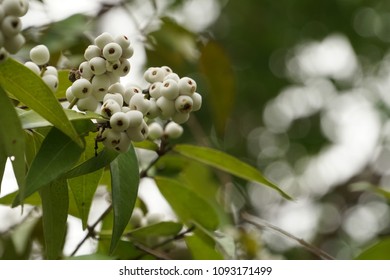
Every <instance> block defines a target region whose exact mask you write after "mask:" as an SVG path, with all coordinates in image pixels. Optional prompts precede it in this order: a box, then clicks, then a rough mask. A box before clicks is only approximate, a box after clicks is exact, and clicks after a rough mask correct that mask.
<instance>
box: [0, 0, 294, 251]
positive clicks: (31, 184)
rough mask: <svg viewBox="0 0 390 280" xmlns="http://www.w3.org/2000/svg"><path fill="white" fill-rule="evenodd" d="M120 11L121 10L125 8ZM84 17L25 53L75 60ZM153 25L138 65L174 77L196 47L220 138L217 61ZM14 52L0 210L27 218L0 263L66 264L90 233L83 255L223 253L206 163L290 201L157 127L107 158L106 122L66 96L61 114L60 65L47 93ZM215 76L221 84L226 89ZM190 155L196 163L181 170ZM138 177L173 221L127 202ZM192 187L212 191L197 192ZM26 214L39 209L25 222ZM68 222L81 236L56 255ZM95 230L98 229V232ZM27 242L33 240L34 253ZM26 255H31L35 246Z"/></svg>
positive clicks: (226, 159)
mask: <svg viewBox="0 0 390 280" xmlns="http://www.w3.org/2000/svg"><path fill="white" fill-rule="evenodd" d="M121 5H123V6H121V8H123V9H128V7H126V5H125V4H124V3H122V4H121ZM113 7H115V6H113ZM101 12H103V13H104V12H105V11H104V10H102V11H101ZM87 18H88V17H86V16H84V15H74V16H71V17H69V18H67V19H65V20H63V21H59V22H55V23H53V24H51V25H50V26H49V27H48V28H47V29H46V30H45V31H44V32H43V35H42V36H41V37H40V38H39V39H37V38H35V39H33V38H31V39H29V41H28V44H27V45H26V46H28V45H33V44H35V43H45V44H46V45H47V46H48V47H49V49H50V51H51V52H52V54H51V56H50V57H51V58H50V64H54V65H56V64H58V62H59V60H60V58H61V59H64V56H66V55H67V54H66V53H67V52H69V51H71V52H73V53H72V55H69V54H68V58H67V59H68V60H69V61H72V60H77V59H78V58H79V57H81V56H83V52H84V49H85V48H86V45H87V44H89V42H88V39H87V38H86V37H85V36H84V35H83V34H84V30H83V28H84V23H85V21H86V19H87ZM88 19H89V20H91V18H88ZM162 23H163V24H162V26H161V28H160V29H159V30H157V31H154V32H152V33H150V34H147V33H145V34H144V35H146V36H148V39H150V40H152V38H153V40H154V41H153V42H154V44H155V47H156V48H155V49H154V50H153V51H152V50H151V49H149V50H148V52H149V55H150V57H151V58H150V60H149V61H148V63H150V62H151V61H152V62H155V61H153V58H154V57H155V56H156V55H160V54H163V55H165V56H162V58H161V59H162V60H163V61H164V63H165V62H166V64H167V65H169V64H170V65H173V66H175V67H177V68H178V69H179V71H180V72H184V71H188V69H189V68H193V66H194V65H196V64H197V61H196V60H195V59H194V57H193V56H192V55H191V54H190V53H191V52H192V51H193V50H196V49H198V48H199V51H200V52H201V53H202V55H201V62H200V63H201V68H200V71H201V72H200V73H201V74H202V75H204V78H205V80H206V81H207V84H208V88H209V90H210V92H209V93H208V96H209V97H210V102H211V104H210V107H211V108H214V107H215V108H216V109H215V110H214V112H215V115H214V116H213V119H212V120H213V122H214V124H215V127H216V130H217V131H218V133H219V134H220V135H222V134H223V130H224V127H225V126H226V120H227V116H228V115H229V112H230V111H231V110H232V105H233V103H232V102H233V100H234V94H235V88H234V87H235V85H234V77H233V72H232V69H231V68H230V64H229V59H228V57H227V55H226V54H225V53H223V52H221V48H220V46H218V44H217V43H215V42H212V41H208V42H206V43H205V44H203V45H202V46H197V42H196V41H197V39H198V34H196V33H193V32H191V31H189V30H186V29H185V28H184V27H182V26H180V25H178V24H177V23H175V22H174V21H172V20H170V19H164V20H163V22H162ZM26 37H27V38H28V34H27V35H26ZM76 38H81V39H82V40H76ZM177 38H181V41H180V40H179V41H178V40H177ZM188 46H190V48H193V50H189V49H188V48H187V47H188ZM164 48H166V49H164ZM41 49H44V48H43V47H41ZM171 49H173V50H174V54H173V53H171V52H170V50H171ZM22 56H23V55H21V57H22ZM172 56H174V57H172ZM21 57H17V56H15V57H8V58H7V59H5V60H4V61H2V62H1V63H0V119H1V121H2V123H3V124H4V126H3V127H2V129H1V130H0V143H1V145H0V170H1V174H3V172H4V168H5V163H6V161H7V159H10V160H11V162H12V165H13V171H14V174H15V177H16V180H17V182H18V190H17V191H15V192H13V193H10V194H8V195H6V196H3V197H2V198H0V203H1V204H3V205H10V206H11V207H19V206H21V207H24V208H26V206H28V205H32V206H34V208H33V210H31V212H30V215H27V218H26V220H24V221H23V222H22V223H21V224H19V225H17V226H15V228H12V229H10V231H9V232H6V233H4V234H2V235H1V240H0V245H2V246H3V245H4V247H5V248H6V249H5V250H4V252H3V251H1V252H2V255H1V256H0V257H1V258H3V259H10V258H34V256H36V255H37V254H40V255H41V257H43V258H46V259H59V258H72V257H74V256H75V255H76V253H77V251H78V249H79V248H80V246H81V245H83V244H84V243H85V242H86V241H87V240H88V239H90V238H97V239H98V240H99V241H98V243H99V244H98V246H97V251H96V253H94V254H91V255H90V256H86V257H83V258H92V259H94V258H97V259H101V258H103V259H110V258H146V259H150V258H153V259H154V258H181V257H184V258H193V259H221V258H232V257H233V255H232V254H233V253H232V250H231V249H227V246H226V245H224V244H225V243H223V242H221V237H220V235H221V233H218V232H221V230H223V229H224V228H225V227H226V226H227V225H229V224H231V222H232V220H231V217H230V216H229V214H228V213H226V212H225V211H224V210H223V205H221V204H220V203H219V202H218V200H217V198H216V197H215V194H216V191H218V189H222V188H223V186H222V187H220V186H218V179H217V177H216V176H215V175H214V174H216V173H214V172H215V169H214V168H216V169H219V170H221V171H223V172H224V173H225V174H231V175H234V176H237V177H240V178H242V179H245V180H249V181H254V182H259V183H261V185H262V186H265V187H270V188H272V189H274V190H276V192H278V193H279V194H280V195H281V196H283V197H285V198H288V199H290V197H289V196H288V195H287V194H286V193H285V192H284V191H282V190H281V189H280V188H279V187H278V186H276V185H275V184H274V183H272V182H271V181H270V180H268V179H267V178H265V177H264V176H263V174H262V173H260V172H259V171H258V170H257V169H256V168H254V167H252V166H250V165H249V164H247V163H245V162H244V161H242V160H240V159H238V158H236V157H234V156H232V155H229V154H228V153H226V152H223V151H220V150H217V149H214V148H211V147H204V146H203V147H202V146H200V145H189V144H188V145H184V144H179V140H176V139H173V138H176V136H175V137H170V136H169V135H170V134H169V132H168V131H167V132H166V134H164V135H162V136H161V137H159V138H158V139H145V140H144V141H141V142H134V143H132V144H130V145H129V147H128V148H126V149H125V151H120V152H117V151H116V150H115V149H111V148H110V147H109V146H107V145H105V146H106V147H102V145H101V143H100V142H102V141H104V139H100V138H101V137H102V135H103V134H104V132H101V131H100V130H101V129H102V128H103V131H104V129H106V130H109V129H111V127H110V126H109V125H108V123H109V122H107V116H105V115H101V114H100V113H99V112H91V111H87V112H79V111H75V110H73V109H74V108H73V107H74V105H76V104H79V103H77V102H78V98H75V99H74V100H69V102H70V105H68V108H66V107H67V106H66V105H65V102H66V99H65V97H68V96H67V94H68V93H67V88H72V89H73V87H71V85H72V83H71V82H70V81H69V80H68V76H69V77H70V76H71V75H72V73H73V74H74V71H73V70H72V69H70V68H71V65H68V68H67V69H61V70H60V71H59V73H58V80H57V84H55V89H56V93H55V94H53V92H52V90H53V87H52V88H51V87H50V84H49V83H47V82H46V81H44V79H43V78H44V74H43V73H44V72H45V71H48V70H46V67H47V66H43V67H41V66H40V67H41V71H42V72H41V75H37V74H36V73H34V71H33V70H32V69H31V68H29V67H26V66H25V65H23V64H22V63H20V62H19V61H18V60H20V59H21ZM165 60H166V61H165ZM171 60H172V61H171ZM78 63H79V62H77V63H76V65H77V64H78ZM26 65H27V64H26ZM91 68H92V67H91ZM47 69H48V68H47ZM219 71H224V73H225V74H224V78H222V77H221V76H219V75H218V74H217V72H219ZM226 78H228V80H229V81H230V82H229V83H225V79H226ZM76 79H77V78H76ZM200 87H201V88H202V86H201V85H200ZM73 90H74V89H73ZM203 90H204V91H206V89H203ZM222 92H224V94H225V95H226V94H228V98H225V99H224V100H226V101H225V102H223V103H219V104H218V99H220V98H222V95H220V94H221V93H222ZM146 94H148V92H145V96H146ZM148 98H150V96H149V97H148ZM100 101H101V102H102V100H100ZM102 103H103V102H102ZM130 105H131V104H130ZM130 105H129V106H130ZM103 106H105V105H103ZM109 117H111V115H109ZM193 118H194V119H195V118H196V117H195V116H194V117H193ZM145 119H146V120H147V118H145ZM161 122H162V123H163V124H166V123H168V122H167V121H164V120H162V121H161ZM102 123H105V124H106V126H105V127H103V126H102V125H101V124H102ZM111 125H112V124H111ZM172 135H173V134H172ZM175 135H176V134H175ZM187 139H190V138H187ZM190 141H191V140H190ZM191 142H193V141H191ZM143 151H149V152H150V153H152V154H153V157H154V159H152V160H148V158H145V159H144V158H143ZM192 160H196V161H198V164H196V165H194V164H192V163H191V161H192ZM189 166H192V168H195V169H194V171H195V172H193V171H192V172H187V170H188V169H187V168H188V167H189ZM204 170H205V171H206V172H203V171H204ZM198 171H202V172H203V174H204V178H202V177H199V173H198ZM145 179H149V180H150V179H152V180H153V182H154V184H155V185H156V186H157V188H158V190H159V191H160V193H161V194H162V196H163V197H164V198H165V199H166V201H167V202H168V204H169V205H170V206H171V208H172V209H173V211H174V213H175V217H176V218H174V221H166V220H164V219H163V220H162V218H161V217H160V216H157V217H153V215H152V214H151V213H149V212H148V209H147V206H146V204H145V203H144V202H143V201H142V199H141V197H139V196H138V190H139V187H140V183H141V182H142V181H143V180H145ZM229 180H230V179H229ZM231 180H233V178H231ZM202 181H203V182H205V183H206V184H208V185H209V187H210V189H211V191H208V190H206V189H205V188H204V187H205V186H201V185H200V183H201V182H202ZM189 182H191V183H189ZM225 183H226V182H225ZM99 186H104V187H103V188H104V189H105V191H106V193H107V195H108V208H107V209H106V210H105V211H103V214H102V215H101V216H100V217H99V218H98V219H97V221H96V222H95V223H93V224H92V225H88V224H89V220H88V217H89V214H90V211H91V207H92V206H93V204H94V201H95V195H96V190H97V188H98V187H99ZM37 211H38V212H39V213H41V214H40V215H39V216H38V218H35V217H34V218H33V217H32V216H34V215H33V213H35V212H37ZM140 212H141V213H142V214H140ZM69 215H71V216H74V217H76V218H78V219H80V220H81V224H82V228H83V229H86V230H87V234H86V236H85V238H84V239H83V240H80V243H79V245H78V246H77V248H76V249H75V250H74V251H73V253H71V254H70V255H66V254H65V253H64V246H65V242H66V236H67V220H68V217H69ZM32 221H34V222H33V223H32ZM30 223H31V230H30V231H28V232H26V234H27V233H28V234H29V236H26V237H24V238H25V239H26V240H29V241H28V242H27V241H26V242H24V243H23V247H22V248H21V250H16V247H18V246H22V245H21V244H19V243H14V241H13V240H14V239H13V237H15V236H16V234H19V231H18V230H17V228H19V227H22V226H24V225H27V224H30ZM100 223H102V225H103V226H102V229H101V230H98V229H97V225H98V224H100ZM10 237H11V238H10ZM227 238H228V237H227ZM33 242H35V243H37V244H39V246H38V247H35V249H34V248H33ZM230 244H232V243H231V242H230ZM36 248H41V249H38V251H37V249H36ZM233 251H234V250H233ZM125 252H126V253H125ZM228 252H230V253H228ZM75 258H76V259H77V258H80V257H75Z"/></svg>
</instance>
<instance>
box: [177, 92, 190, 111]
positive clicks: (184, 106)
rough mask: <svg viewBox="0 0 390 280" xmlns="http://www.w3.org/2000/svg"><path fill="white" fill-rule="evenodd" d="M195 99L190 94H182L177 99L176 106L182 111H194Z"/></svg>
mask: <svg viewBox="0 0 390 280" xmlns="http://www.w3.org/2000/svg"><path fill="white" fill-rule="evenodd" d="M193 104H194V101H193V100H192V98H191V97H190V96H188V95H180V96H179V97H178V98H176V100H175V108H176V110H177V111H178V112H180V113H189V112H191V111H192V106H193Z"/></svg>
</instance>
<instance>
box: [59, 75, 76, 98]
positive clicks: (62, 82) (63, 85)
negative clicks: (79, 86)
mask: <svg viewBox="0 0 390 280" xmlns="http://www.w3.org/2000/svg"><path fill="white" fill-rule="evenodd" d="M69 72H70V71H69V70H58V88H57V91H56V97H57V98H65V97H66V90H67V89H68V87H70V86H71V85H72V82H71V81H70V80H69Z"/></svg>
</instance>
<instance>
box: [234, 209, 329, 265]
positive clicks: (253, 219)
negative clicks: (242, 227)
mask: <svg viewBox="0 0 390 280" xmlns="http://www.w3.org/2000/svg"><path fill="white" fill-rule="evenodd" d="M241 217H242V218H243V219H244V221H246V222H248V223H250V224H252V225H254V226H256V227H258V228H268V229H272V230H273V231H276V232H278V233H280V234H282V235H284V236H286V237H288V238H290V239H292V240H295V241H296V242H298V243H299V244H301V245H302V246H303V247H304V248H306V249H307V250H308V251H310V252H311V253H313V254H314V255H316V256H318V257H319V258H321V259H324V260H334V259H335V258H334V257H332V256H331V255H329V254H328V253H326V252H325V251H323V250H321V249H320V248H317V247H315V246H314V245H312V244H310V243H308V242H306V241H305V240H303V239H300V238H298V237H296V236H294V235H292V234H291V233H289V232H287V231H285V230H283V229H281V228H279V227H277V226H275V225H273V224H270V223H269V222H267V221H265V220H263V219H260V218H258V217H255V216H253V215H250V214H248V213H246V212H244V213H242V214H241Z"/></svg>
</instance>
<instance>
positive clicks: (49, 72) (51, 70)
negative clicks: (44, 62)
mask: <svg viewBox="0 0 390 280" xmlns="http://www.w3.org/2000/svg"><path fill="white" fill-rule="evenodd" d="M46 75H53V76H56V77H57V78H58V70H57V68H55V67H54V66H46V67H45V72H44V73H43V76H46Z"/></svg>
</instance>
